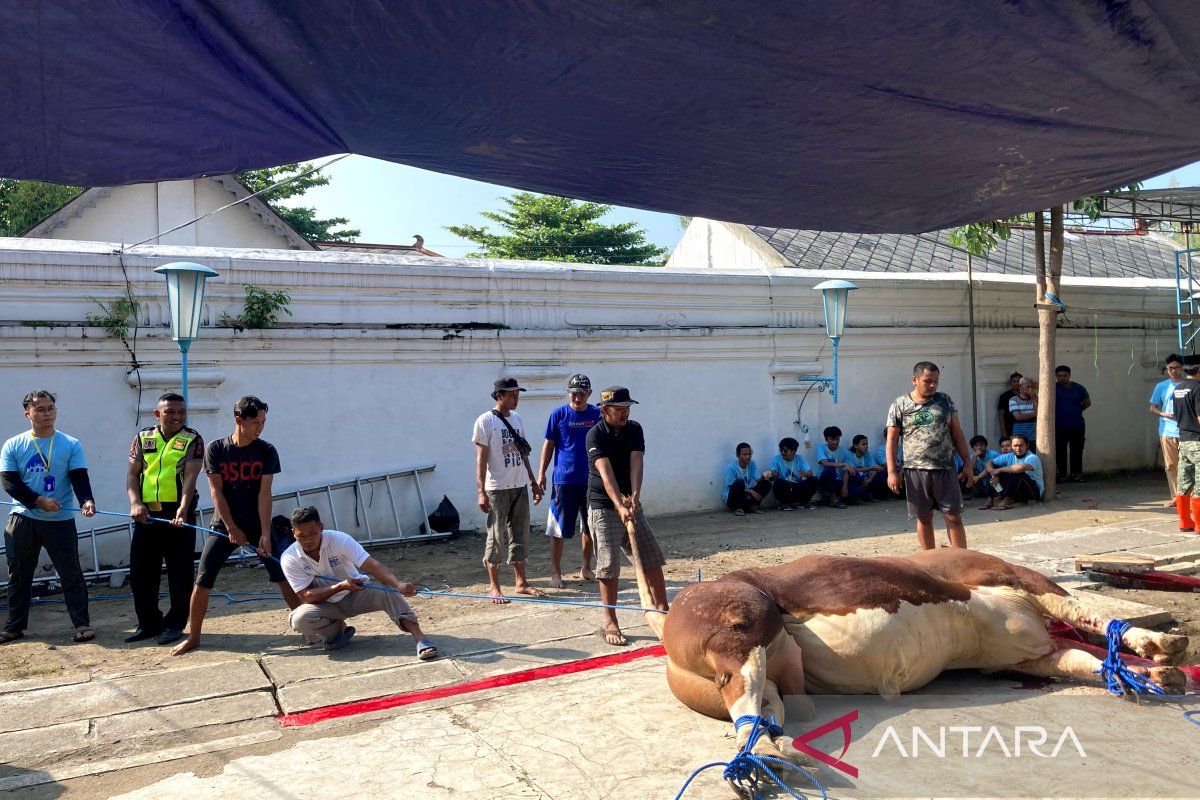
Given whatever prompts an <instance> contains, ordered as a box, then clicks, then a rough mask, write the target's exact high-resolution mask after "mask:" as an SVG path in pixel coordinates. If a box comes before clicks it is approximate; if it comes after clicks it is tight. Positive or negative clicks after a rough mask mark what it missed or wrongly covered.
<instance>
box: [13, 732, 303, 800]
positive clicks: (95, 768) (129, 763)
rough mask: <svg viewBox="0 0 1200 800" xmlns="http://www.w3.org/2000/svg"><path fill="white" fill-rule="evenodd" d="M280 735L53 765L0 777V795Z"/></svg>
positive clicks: (258, 735) (234, 738)
mask: <svg viewBox="0 0 1200 800" xmlns="http://www.w3.org/2000/svg"><path fill="white" fill-rule="evenodd" d="M282 735H283V733H282V731H281V730H280V729H279V726H277V725H272V726H271V727H270V728H267V729H263V730H258V731H254V732H252V733H244V734H239V735H237V736H230V737H226V738H223V739H214V740H211V741H207V742H195V743H190V744H182V745H179V746H176V747H166V748H161V749H153V750H143V752H140V753H135V754H131V755H125V756H120V757H117V758H107V759H103V760H96V761H88V762H83V763H76V764H66V765H61V766H53V767H48V768H46V769H36V770H23V771H21V772H20V773H19V774H16V775H9V776H5V777H0V792H7V791H13V790H15V789H23V788H26V787H30V786H40V785H42V784H46V783H58V782H61V781H66V780H71V779H72V778H81V777H83V776H85V775H100V774H103V773H105V772H116V771H118V770H123V769H133V768H134V767H143V766H146V765H147V764H163V763H166V762H169V761H176V760H178V759H181V758H190V757H192V756H198V755H204V754H205V753H214V752H220V751H222V750H240V749H243V748H246V747H250V746H252V745H256V744H261V743H263V742H269V741H271V740H273V739H278V738H280V737H281V736H282ZM0 774H2V773H0ZM255 779H256V780H258V781H259V785H260V787H261V777H260V776H255ZM278 788H282V787H278ZM255 796H256V797H262V796H263V795H262V794H261V792H259V793H256V795H255ZM271 796H274V797H286V798H289V800H295V797H296V795H294V794H291V793H290V792H287V793H285V794H274V793H273V794H272V795H271ZM193 800H194V798H193Z"/></svg>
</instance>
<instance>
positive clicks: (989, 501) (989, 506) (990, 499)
mask: <svg viewBox="0 0 1200 800" xmlns="http://www.w3.org/2000/svg"><path fill="white" fill-rule="evenodd" d="M993 507H994V506H993V504H992V498H990V497H989V498H988V501H987V502H986V503H984V504H983V505H981V506H980V507H979V510H980V511H983V510H985V509H988V508H993Z"/></svg>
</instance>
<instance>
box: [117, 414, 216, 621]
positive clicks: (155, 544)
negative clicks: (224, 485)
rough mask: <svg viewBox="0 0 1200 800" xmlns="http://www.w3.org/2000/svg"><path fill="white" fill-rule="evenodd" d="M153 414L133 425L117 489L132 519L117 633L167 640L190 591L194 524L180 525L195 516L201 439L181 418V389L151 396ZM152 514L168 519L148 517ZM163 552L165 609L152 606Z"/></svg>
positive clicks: (155, 603)
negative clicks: (130, 628) (128, 627)
mask: <svg viewBox="0 0 1200 800" xmlns="http://www.w3.org/2000/svg"><path fill="white" fill-rule="evenodd" d="M154 418H155V419H157V420H158V424H157V425H154V426H152V427H149V428H143V429H142V430H140V431H138V434H137V435H136V436H134V437H133V444H131V445H130V446H129V471H128V473H127V475H126V480H125V489H126V492H127V493H128V495H129V516H131V517H133V520H134V525H133V540H132V541H131V542H130V545H129V589H130V591H131V592H132V593H133V610H134V613H135V614H136V615H137V628H136V629H135V630H134V632H133V633H132V634H130V635H129V636H127V637H125V641H126V642H141V641H144V640H146V639H156V640H157V642H158V644H170V643H172V642H175V641H178V640H179V639H181V638H183V628H184V626H185V625H186V624H187V614H188V600H189V598H190V597H191V595H192V556H193V554H194V553H195V550H196V532H195V531H194V530H192V529H191V528H185V527H183V525H184V524H187V525H195V524H196V506H197V504H198V503H199V501H200V497H199V495H197V494H196V478H198V477H199V475H200V470H201V469H202V468H203V467H204V439H202V438H201V437H200V434H199V433H197V432H196V431H194V430H192V429H191V428H188V427H186V426H185V423H186V422H187V404H186V401H185V400H184V399H183V396H182V395H178V394H173V393H170V392H168V393H167V394H164V395H163V396H162V397H160V398H158V405H157V407H155V409H154ZM152 516H153V517H158V518H159V519H169V520H171V524H170V525H168V524H166V523H163V522H150V521H149V518H150V517H152ZM164 560H165V561H166V562H167V589H168V590H169V592H170V596H171V600H170V607H169V608H168V609H167V613H166V614H165V615H164V614H163V613H162V611H160V610H159V608H158V589H159V586H160V584H161V582H162V581H161V573H162V565H163V561H164Z"/></svg>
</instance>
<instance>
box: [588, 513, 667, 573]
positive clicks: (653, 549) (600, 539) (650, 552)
mask: <svg viewBox="0 0 1200 800" xmlns="http://www.w3.org/2000/svg"><path fill="white" fill-rule="evenodd" d="M633 525H634V535H635V536H636V537H637V548H638V557H639V558H641V560H642V568H643V569H645V568H647V567H661V566H663V565H664V564H666V563H667V561H666V559H665V558H663V553H662V549H661V548H660V547H659V546H658V541H657V540H656V539H655V538H654V530H653V529H652V528H651V527H650V522H649V521H648V520H647V519H646V515H645V514H643V513H642V509H641V508H639V509H638V510H637V514H636V515H635V517H634V524H633ZM588 527H590V528H591V529H592V541H593V542H595V544H596V577H597V578H619V577H621V552H620V551H621V550H624V551H625V552H626V553H629V554H630V557H632V554H633V551H632V550H631V549H630V547H629V534H628V532H627V531H626V530H625V523H624V522H621V515H620V514H618V513H617V510H616V509H615V508H598V507H596V506H590V507H589V508H588Z"/></svg>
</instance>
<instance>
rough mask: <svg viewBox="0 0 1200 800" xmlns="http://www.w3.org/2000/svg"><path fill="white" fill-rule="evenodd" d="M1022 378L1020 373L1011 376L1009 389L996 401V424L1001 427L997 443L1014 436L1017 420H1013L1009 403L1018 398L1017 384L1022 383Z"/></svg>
mask: <svg viewBox="0 0 1200 800" xmlns="http://www.w3.org/2000/svg"><path fill="white" fill-rule="evenodd" d="M1022 377H1024V376H1023V375H1021V373H1019V372H1014V373H1013V374H1012V375H1009V376H1008V389H1006V390H1005V391H1004V392H1002V393H1001V395H1000V399H999V400H998V401H996V423H997V424H998V425H999V426H1000V436H998V437H997V438H996V441H1000V439H1005V438H1007V437H1009V436H1012V432H1013V429H1012V426H1013V422H1015V420H1014V419H1013V415H1012V412H1011V411H1009V410H1008V401H1009V400H1011V399H1013V397H1015V396H1016V394H1017V384H1019V383H1020V382H1021V378H1022Z"/></svg>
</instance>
